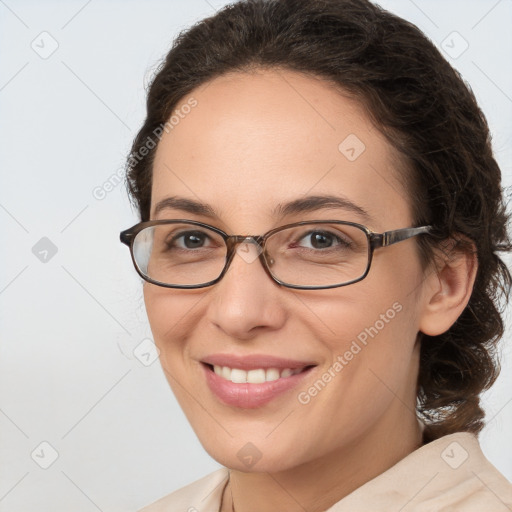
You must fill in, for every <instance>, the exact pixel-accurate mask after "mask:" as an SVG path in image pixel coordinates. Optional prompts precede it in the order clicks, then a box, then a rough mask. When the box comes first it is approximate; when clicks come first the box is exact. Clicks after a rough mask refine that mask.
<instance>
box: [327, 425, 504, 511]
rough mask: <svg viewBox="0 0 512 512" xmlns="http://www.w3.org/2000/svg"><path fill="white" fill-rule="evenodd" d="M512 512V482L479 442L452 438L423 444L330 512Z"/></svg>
mask: <svg viewBox="0 0 512 512" xmlns="http://www.w3.org/2000/svg"><path fill="white" fill-rule="evenodd" d="M377 506H378V510H380V511H381V512H396V510H402V511H403V512H413V511H425V510H436V511H442V512H454V511H457V512H481V511H483V510H492V511H493V512H501V511H503V512H510V510H512V484H511V483H510V482H509V481H508V480H507V479H506V478H505V477H504V476H503V475H502V474H501V473H500V472H499V471H498V469H497V468H495V467H494V466H493V465H492V464H491V463H490V462H489V460H487V458H486V457H485V455H484V454H483V452H482V449H481V447H480V443H479V442H478V438H477V437H476V436H475V435H474V434H471V433H468V432H458V433H456V434H450V435H447V436H444V437H441V438H439V439H436V440H435V441H432V442H430V443H428V444H425V445H423V446H421V447H420V448H418V449H417V450H415V451H414V452H412V453H411V454H409V455H408V456H407V457H405V458H404V459H402V460H401V461H399V462H398V463H397V464H395V465H394V466H392V467H391V468H389V469H388V470H387V471H385V472H384V473H382V474H380V475H379V476H377V477H375V478H374V479H373V480H370V481H369V482H367V483H366V484H364V485H362V486H361V487H359V488H358V489H356V490H355V491H354V492H352V493H351V494H349V495H348V496H346V497H345V498H344V499H342V500H341V501H340V502H338V503H337V504H335V505H334V506H333V507H332V508H331V509H329V512H345V511H352V510H357V511H358V512H373V511H374V510H377V508H376V507H377Z"/></svg>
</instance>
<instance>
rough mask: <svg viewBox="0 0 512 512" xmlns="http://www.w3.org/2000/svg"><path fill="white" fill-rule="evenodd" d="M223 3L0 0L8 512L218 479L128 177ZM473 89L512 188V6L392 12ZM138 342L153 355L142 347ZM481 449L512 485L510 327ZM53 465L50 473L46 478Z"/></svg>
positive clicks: (0, 404)
mask: <svg viewBox="0 0 512 512" xmlns="http://www.w3.org/2000/svg"><path fill="white" fill-rule="evenodd" d="M226 3H227V2H224V1H213V0H180V1H178V0H172V1H171V0H166V1H158V0H149V1H139V2H135V1H126V0H125V1H120V0H118V1H114V0H112V1H105V0H89V1H85V0H80V1H74V0H73V1H70V0H67V1H63V0H62V1H41V0H39V1H35V0H34V1H23V0H1V1H0V51H1V53H0V55H1V60H0V113H1V115H0V145H1V151H0V172H1V186H0V226H1V228H0V229H1V256H2V257H1V262H2V265H1V271H0V315H1V318H0V321H1V338H0V511H2V512H29V511H35V510H37V511H38V512H69V511H74V512H94V511H95V510H100V511H104V512H107V511H110V512H124V511H134V510H137V509H138V508H140V507H142V506H143V505H146V504H148V503H150V502H152V501H154V500H156V499H157V498H159V497H161V496H163V495H165V494H167V493H169V492H171V491H172V490H174V489H177V488H179V487H182V486H183V485H185V484H187V483H190V482H192V481H194V480H196V479H198V478H200V477H201V476H203V475H206V474H207V473H209V472H211V471H213V470H215V469H217V468H218V467H220V466H219V464H218V463H217V462H216V461H214V460H213V459H211V458H210V457H209V456H208V455H207V454H206V452H205V451H204V450H203V448H202V447H201V445H200V443H199V441H198V440H197V439H196V437H195V435H194V433H193V431H192V429H191V427H190V426H189V424H188V422H187V420H186V419H185V417H184V415H183V413H182V412H181V410H180V408H179V407H178V405H177V403H176V401H175V399H174V397H173V395H172V393H171V392H170V390H169V388H168V384H167V381H166V380H165V378H164V376H163V373H162V370H161V368H160V365H159V362H158V360H156V361H155V362H154V363H152V364H149V361H148V360H147V359H148V357H147V356H145V357H146V358H145V359H144V358H143V357H141V353H144V351H143V349H144V347H145V345H142V346H141V345H140V344H141V343H148V342H147V341H145V342H144V340H145V339H147V338H149V339H151V331H150V329H149V325H148V322H147V318H146V313H145V309H144V304H143V299H142V287H141V281H140V279H139V278H138V277H137V276H136V274H135V271H134V269H133V268H132V264H131V261H130V258H129V251H128V249H127V248H126V247H125V246H122V245H121V244H120V242H119V231H121V230H122V229H125V228H127V227H129V226H131V225H132V224H134V223H135V222H137V221H138V219H137V216H136V212H135V211H133V210H132V209H131V207H130V205H129V202H128V199H127V196H126V192H125V189H124V186H123V184H122V180H121V179H119V177H120V176H122V169H123V165H124V159H125V157H126V155H127V153H128V151H129V148H130V143H131V141H132V139H133V137H134V136H135V134H136V132H137V130H138V129H139V127H140V125H141V123H142V120H143V118H144V116H145V110H144V105H145V85H146V84H147V83H148V81H149V79H150V77H151V74H152V72H153V71H154V69H155V68H156V66H157V65H158V63H159V60H160V59H161V58H162V57H163V56H164V55H165V54H166V52H167V51H168V49H169V48H170V45H171V42H172V40H173V39H174V37H175V36H176V35H177V34H178V32H179V31H180V30H182V29H184V28H186V27H188V26H190V25H191V24H192V23H194V22H195V21H197V20H199V19H201V18H203V17H206V16H210V15H212V14H214V12H215V10H216V9H218V8H220V7H222V6H223V5H225V4H226ZM379 3H380V4H381V5H382V6H383V7H385V8H387V9H389V10H391V11H393V12H395V13H397V14H399V15H401V16H402V17H404V18H406V19H408V20H410V21H412V22H413V23H415V24H416V25H417V26H418V27H419V28H420V29H422V30H423V31H424V32H426V34H427V35H428V36H429V37H430V38H431V39H432V41H433V42H434V43H435V44H436V45H438V46H439V47H440V48H441V49H442V51H443V52H444V53H445V55H446V58H447V59H448V60H449V61H450V62H451V63H452V65H454V66H455V67H456V68H457V69H458V70H459V71H460V72H461V74H462V75H463V77H464V79H465V80H466V81H467V82H469V84H470V85H471V87H472V89H473V90H474V92H475V94H476V96H477V99H478V101H479V102H480V105H481V107H482V109H483V111H484V112H485V114H486V115H487V118H488V121H489V123H490V126H491V130H492V134H493V145H494V150H495V154H496V158H497V160H498V161H499V163H500V164H501V166H502V170H503V173H504V185H505V186H510V185H511V184H512V179H511V177H512V170H511V164H510V162H511V161H512V158H511V157H512V151H511V147H512V136H511V135H512V67H511V66H510V63H511V62H512V35H511V34H512V31H511V30H510V27H511V26H512V24H511V22H512V2H510V1H508V0H501V1H498V0H489V1H486V0H477V1H476V0H473V1H468V0H457V1H455V0H449V1H448V0H428V1H427V0H415V1H413V0H381V1H380V2H379ZM141 347H142V348H141ZM503 347H504V349H503V354H502V364H503V370H502V373H501V376H500V378H499V380H498V382H497V383H496V384H495V386H494V387H493V388H492V390H491V391H490V392H488V393H487V394H486V395H485V409H486V412H487V415H488V420H489V424H488V425H487V427H486V428H485V430H484V432H483V433H482V435H481V436H480V439H481V443H482V446H483V449H484V452H485V454H486V455H487V457H488V458H489V459H490V460H491V462H492V463H493V464H495V465H496V466H497V467H498V469H499V470H500V471H502V472H503V473H504V474H505V476H507V477H508V479H510V480H512V438H511V434H510V433H511V431H512V386H511V385H510V383H511V378H512V349H511V328H510V326H509V325H507V332H506V336H505V339H504V343H503ZM45 468H46V469H45Z"/></svg>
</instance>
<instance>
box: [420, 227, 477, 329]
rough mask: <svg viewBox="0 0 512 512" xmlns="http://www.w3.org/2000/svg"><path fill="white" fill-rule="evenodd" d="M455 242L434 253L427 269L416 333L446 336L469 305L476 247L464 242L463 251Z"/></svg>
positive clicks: (448, 241) (475, 263)
mask: <svg viewBox="0 0 512 512" xmlns="http://www.w3.org/2000/svg"><path fill="white" fill-rule="evenodd" d="M457 245H459V244H458V243H457V242H456V241H455V240H454V239H449V240H446V241H445V242H444V243H443V245H442V246H441V248H440V249H436V257H435V261H434V262H433V264H432V267H431V268H429V269H427V270H426V272H427V274H426V275H427V277H426V280H425V281H426V282H425V285H426V286H425V287H424V290H425V295H424V297H423V308H422V314H421V317H420V323H419V330H420V331H421V332H423V333H424V334H427V335H429V336H437V335H439V334H442V333H444V332H446V331H447V330H448V329H449V328H450V327H451V326H452V325H453V324H454V323H455V322H456V320H457V318H459V316H460V315H461V313H462V311H464V308H465V307H466V305H467V304H468V302H469V299H470V297H471V293H472V291H473V285H474V283H475V278H476V272H477V268H478V259H477V253H476V247H475V244H474V243H473V242H472V241H471V240H469V239H468V238H466V237H464V238H463V248H459V247H457Z"/></svg>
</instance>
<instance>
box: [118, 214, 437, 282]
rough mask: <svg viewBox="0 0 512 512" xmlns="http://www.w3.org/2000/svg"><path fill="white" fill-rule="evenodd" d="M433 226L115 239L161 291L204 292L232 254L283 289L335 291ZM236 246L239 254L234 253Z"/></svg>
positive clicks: (195, 229) (173, 224)
mask: <svg viewBox="0 0 512 512" xmlns="http://www.w3.org/2000/svg"><path fill="white" fill-rule="evenodd" d="M431 229H432V226H421V227H416V228H402V229H396V230H394V231H386V232H385V233H374V232H373V231H371V230H370V229H368V228H367V227H366V226H363V225H361V224H356V223H354V222H345V221H339V220H315V221H303V222H295V223H293V224H286V225H285V226H280V227H278V228H275V229H272V230H271V231H268V232H267V233H265V234H264V235H255V236H249V235H247V236H243V235H228V234H226V233H225V232H224V231H222V230H220V229H218V228H216V227H214V226H210V225H208V224H204V223H202V222H198V221H193V220H185V219H176V220H152V221H147V222H140V223H139V224H136V225H135V226H132V227H131V228H129V229H126V230H125V231H122V232H121V233H120V239H121V242H122V243H124V244H126V245H127V246H129V248H130V253H131V257H132V261H133V264H134V265H135V269H136V270H137V272H138V274H139V275H140V276H141V277H142V278H143V279H145V280H146V281H148V282H149V283H153V284H155V285H158V286H163V287H166V288H203V287H205V286H211V285H213V284H215V283H217V282H219V281H220V280H221V279H222V277H223V276H224V274H225V273H226V272H227V269H228V267H229V265H230V263H231V261H232V259H233V257H234V255H235V253H237V254H238V255H239V256H240V257H242V258H243V259H244V260H245V261H246V262H247V263H252V262H253V261H254V260H256V259H257V258H259V260H260V262H261V263H262V265H263V268H264V269H265V271H266V272H267V274H268V275H269V276H270V277H271V279H273V280H274V281H275V282H276V283H278V284H280V285H282V286H286V287H288V288H298V289H312V290H319V289H325V288H336V287H339V286H346V285H348V284H352V283H356V282H358V281H361V280H362V279H364V278H365V277H366V276H367V275H368V272H369V270H370V265H371V262H372V257H373V251H374V250H375V249H379V248H381V247H388V246H390V245H393V244H396V243H398V242H402V241H403V240H407V239H408V238H411V237H413V236H416V235H421V234H425V233H429V232H430V231H431ZM237 246H238V248H237Z"/></svg>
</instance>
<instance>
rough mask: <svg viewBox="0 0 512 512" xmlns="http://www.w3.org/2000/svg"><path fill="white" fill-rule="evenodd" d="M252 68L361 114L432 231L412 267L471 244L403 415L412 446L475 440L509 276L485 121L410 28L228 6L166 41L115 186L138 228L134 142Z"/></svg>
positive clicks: (338, 6)
mask: <svg viewBox="0 0 512 512" xmlns="http://www.w3.org/2000/svg"><path fill="white" fill-rule="evenodd" d="M258 68H276V69H278V68H279V69H289V70H293V71H296V72H300V73H305V74H307V75H310V76H314V77H320V78H322V79H324V80H325V81H327V82H329V83H331V84H334V85H335V86H337V87H339V90H340V91H343V93H344V94H346V93H348V94H349V95H351V96H352V97H354V98H356V99H357V100H358V101H359V102H360V104H361V105H363V107H364V108H365V109H366V111H367V113H368V115H369V116H370V118H371V119H372V120H373V122H374V123H375V124H376V126H377V128H378V129H379V130H380V131H381V132H382V134H383V135H384V136H385V137H386V138H387V140H388V142H389V143H390V145H391V146H393V147H394V148H395V149H396V150H397V151H398V154H399V155H400V157H401V163H402V165H401V167H402V169H401V173H402V175H403V177H404V181H405V184H406V187H407V190H408V193H409V196H410V200H411V205H412V208H413V217H414V222H415V223H416V224H417V225H421V224H432V225H433V226H434V231H433V233H432V234H433V236H427V237H421V239H419V240H418V241H417V243H418V244H419V248H420V254H421V257H422V262H423V263H424V264H425V263H428V262H429V261H433V257H434V249H435V247H439V243H440V241H443V240H444V241H446V240H455V241H456V242H457V248H458V250H463V251H474V250H475V248H476V253H477V258H478V271H477V276H476V281H475V284H474V288H473V291H472V295H471V298H470V300H469V303H468V305H467V307H466V308H465V309H464V311H463V312H462V314H461V315H460V317H459V318H458V320H457V321H456V322H455V323H454V324H453V325H452V327H451V328H450V329H449V330H448V331H446V332H445V333H443V334H441V335H439V336H432V337H431V336H426V335H424V334H422V333H419V336H420V337H421V356H420V368H419V377H418V383H417V385H418V388H417V414H418V415H419V417H420V418H421V419H422V421H423V423H424V424H425V426H426V428H425V440H426V441H429V440H433V439H436V438H438V437H441V436H443V435H446V434H450V433H454V432H458V431H468V432H473V433H478V432H479V431H480V430H481V429H482V428H483V425H484V423H483V418H484V412H483V410H482V408H481V406H480V396H479V395H480V394H481V392H482V391H483V390H485V389H487V388H489V387H490V386H491V385H492V384H493V382H494V381H495V380H496V378H497V376H498V373H499V369H500V368H499V359H498V357H497V342H498V340H499V339H500V338H501V337H502V335H503V331H504V326H503V319H502V313H503V309H502V308H503V305H504V302H503V300H502V299H506V300H508V296H509V292H510V286H511V276H510V273H509V271H508V269H507V267H506V265H505V264H504V262H503V261H502V259H501V258H500V257H499V254H497V253H499V252H500V251H510V250H511V242H510V238H509V234H508V232H507V223H508V215H507V212H506V207H505V206H506V205H505V202H504V200H503V190H502V187H501V172H500V169H499V166H498V164H497V162H496V160H495V159H494V157H493V152H492V147H491V137H490V133H489V127H488V125H487V121H486V119H485V116H484V114H483V113H482V111H481V110H480V108H479V106H478V105H477V102H476V99H475V96H474V94H473V92H472V91H471V89H470V87H469V86H468V85H467V84H466V83H465V82H464V80H463V79H462V77H461V75H460V74H459V73H458V72H457V71H456V70H454V69H453V68H452V67H451V66H450V64H449V63H448V62H447V61H446V60H445V58H444V57H443V56H442V55H441V53H440V52H439V51H438V49H437V48H436V47H435V45H434V44H433V43H432V42H431V41H430V40H429V39H428V38H427V37H426V36H425V35H424V34H423V33H422V32H421V31H420V30H419V29H418V28H417V27H416V26H415V25H413V24H412V23H409V22H407V21H405V20H403V19H402V18H400V17H398V16H396V15H393V14H391V13H389V12H388V11H386V10H384V9H382V8H380V7H379V6H377V5H375V4H373V3H371V2H369V1H367V0H242V1H240V2H237V3H233V4H230V5H228V6H226V7H224V8H223V9H221V10H220V11H218V12H217V13H216V14H215V15H214V16H211V17H209V18H206V19H203V20H201V21H199V22H198V23H196V24H195V25H193V26H192V27H191V28H189V29H187V30H184V31H182V32H180V34H179V35H178V37H177V38H176V39H175V41H174V43H173V45H172V48H171V49H170V51H169V53H168V54H167V56H166V57H165V59H164V60H163V61H162V63H161V65H160V67H159V69H158V70H157V72H156V73H155V75H154V77H153V79H152V81H151V83H150V86H149V90H148V95H147V117H146V119H145V121H144V123H143V125H142V127H141V129H140V131H139V132H138V134H137V136H136V137H135V140H134V142H133V146H132V148H131V153H130V156H129V158H128V164H127V170H126V186H127V190H128V193H129V196H130V198H131V200H132V203H133V204H134V205H135V206H136V207H137V209H138V211H139V213H140V218H141V220H142V221H144V220H149V217H150V204H151V184H152V164H153V159H154V154H155V151H156V147H154V144H153V147H151V148H149V149H148V146H149V145H148V144H147V141H148V140H150V139H153V138H154V135H155V134H156V133H159V130H160V133H161V130H162V126H163V125H164V124H165V123H166V122H167V121H168V120H169V119H170V118H171V116H172V114H173V109H174V108H175V107H176V105H177V104H178V102H179V101H180V100H181V99H182V98H184V97H185V96H186V95H188V94H189V93H191V92H192V91H193V90H194V89H195V88H196V87H198V86H200V85H202V84H204V83H206V82H208V81H209V80H212V79H213V78H215V77H218V76H220V75H223V74H225V73H228V72H244V71H248V70H252V69H258ZM144 148H146V149H145V150H144ZM142 154H143V157H141V155H142ZM134 156H137V158H134ZM461 235H462V236H461ZM468 240H469V241H472V242H473V243H467V241H468ZM473 244H474V245H473Z"/></svg>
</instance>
